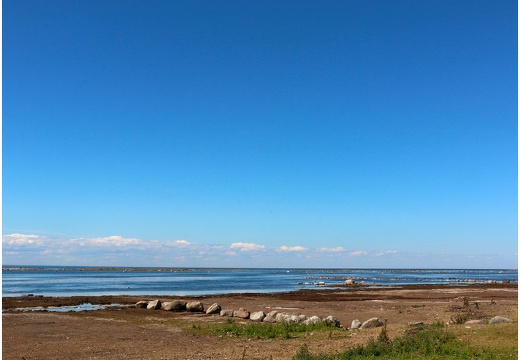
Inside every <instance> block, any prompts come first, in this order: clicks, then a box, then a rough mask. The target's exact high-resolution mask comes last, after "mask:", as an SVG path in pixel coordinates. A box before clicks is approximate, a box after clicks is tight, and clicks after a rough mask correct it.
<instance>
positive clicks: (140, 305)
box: [135, 300, 148, 309]
mask: <svg viewBox="0 0 520 360" xmlns="http://www.w3.org/2000/svg"><path fill="white" fill-rule="evenodd" d="M147 306H148V301H144V300H141V301H138V302H136V303H135V307H136V308H142V309H144V308H146V307H147Z"/></svg>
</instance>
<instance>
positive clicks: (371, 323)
mask: <svg viewBox="0 0 520 360" xmlns="http://www.w3.org/2000/svg"><path fill="white" fill-rule="evenodd" d="M383 325H384V323H383V322H382V321H381V320H380V319H379V318H376V317H374V318H371V319H368V320H367V321H365V322H364V323H363V324H361V329H370V328H375V327H379V326H383Z"/></svg>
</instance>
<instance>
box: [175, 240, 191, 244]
mask: <svg viewBox="0 0 520 360" xmlns="http://www.w3.org/2000/svg"><path fill="white" fill-rule="evenodd" d="M174 243H175V244H179V245H189V244H191V243H190V242H189V241H186V240H175V241H174Z"/></svg>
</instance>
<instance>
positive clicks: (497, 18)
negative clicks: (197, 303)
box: [2, 0, 518, 268]
mask: <svg viewBox="0 0 520 360" xmlns="http://www.w3.org/2000/svg"><path fill="white" fill-rule="evenodd" d="M517 15H518V11H517V2H516V1H512V0H503V1H494V0H487V1H478V0H467V1H466V0H457V1H453V0H449V1H442V0H441V1H429V2H427V1H416V0H410V1H345V0H341V1H325V2H323V1H302V0H298V1H270V0H268V1H205V0H200V1H166V0H162V1H132V0H125V1H115V0H111V1H105V0H103V1H99V0H92V1H69V0H54V1H53V0H49V1H27V0H4V1H3V219H2V220H3V253H2V255H3V263H4V264H56V265H114V266H115V265H124V266H230V267H234V266H237V267H240V266H249V267H340V268H349V267H433V268H436V267H437V268H450V267H452V268H461V267H462V268H464V267H470V268H516V267H517V263H518V262H517V259H518V250H517V248H518V242H517V239H518V232H517V221H518V211H517V209H518V206H517V199H518V196H517V190H518V186H517V166H518V159H517V138H518V137H517V134H518V132H517V126H518V122H517V119H518V115H517V114H518V111H517V101H518V93H517V79H518V76H517V54H518V49H517V29H518V26H517Z"/></svg>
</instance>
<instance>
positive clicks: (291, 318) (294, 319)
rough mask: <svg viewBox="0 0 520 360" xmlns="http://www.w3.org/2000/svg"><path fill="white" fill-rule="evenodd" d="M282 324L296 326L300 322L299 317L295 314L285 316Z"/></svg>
mask: <svg viewBox="0 0 520 360" xmlns="http://www.w3.org/2000/svg"><path fill="white" fill-rule="evenodd" d="M282 322H283V323H284V324H298V323H299V322H300V317H299V316H298V315H295V314H285V316H284V317H283V320H282Z"/></svg>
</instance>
